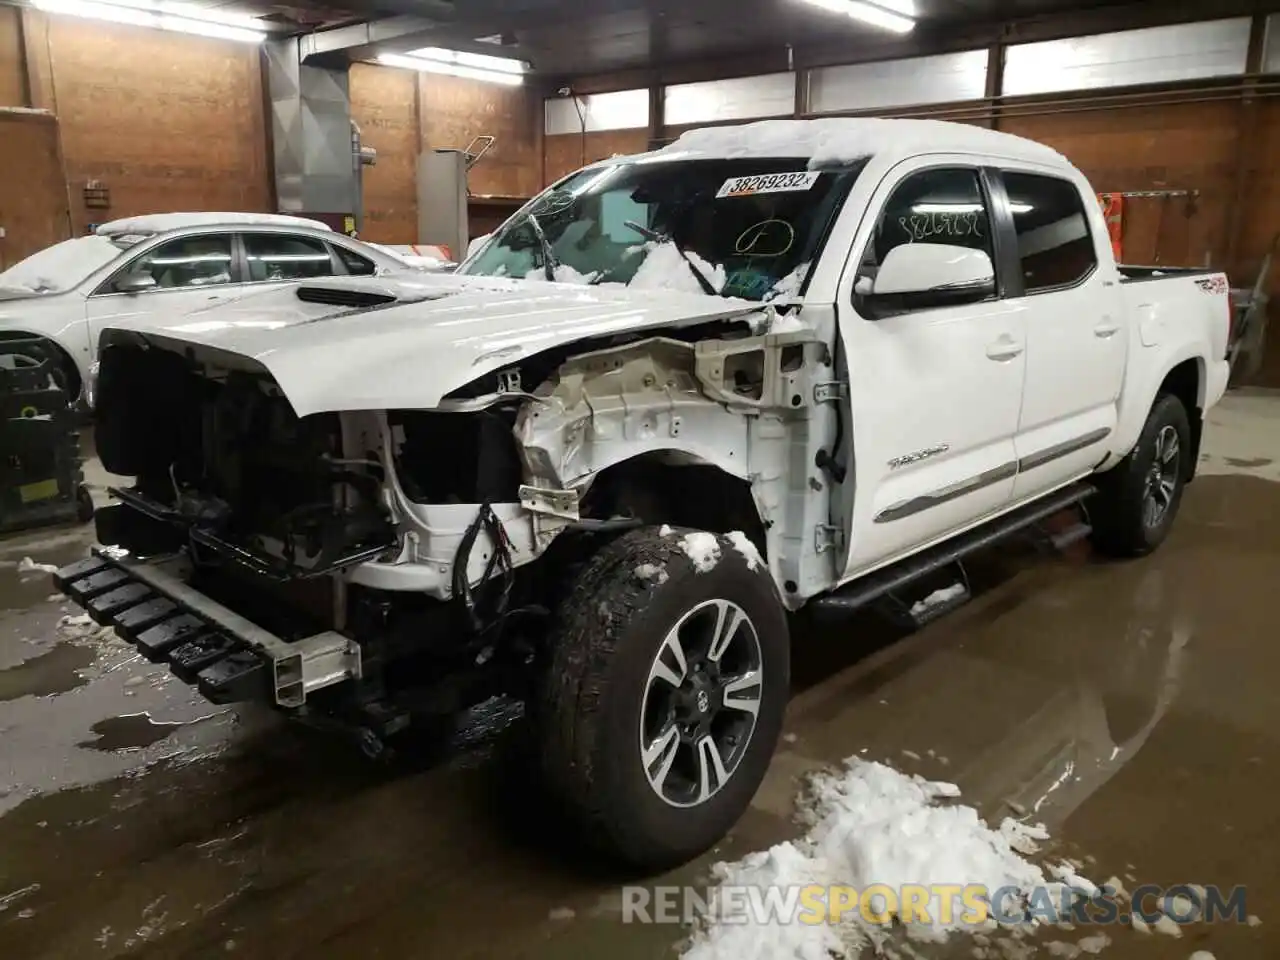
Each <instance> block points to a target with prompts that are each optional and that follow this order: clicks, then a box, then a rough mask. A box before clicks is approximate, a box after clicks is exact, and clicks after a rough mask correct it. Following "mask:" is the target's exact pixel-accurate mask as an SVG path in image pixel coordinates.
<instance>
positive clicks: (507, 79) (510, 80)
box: [378, 48, 524, 87]
mask: <svg viewBox="0 0 1280 960" xmlns="http://www.w3.org/2000/svg"><path fill="white" fill-rule="evenodd" d="M428 49H430V48H428ZM448 52H450V53H452V52H453V51H448ZM460 56H468V57H476V58H477V59H480V60H500V59H502V58H501V57H481V56H480V55H479V54H460ZM378 62H379V63H383V64H386V65H387V66H389V67H403V68H405V69H407V70H423V71H426V72H427V73H445V74H448V75H449V76H452V77H464V78H466V79H468V80H481V81H484V82H485V83H503V84H506V85H507V86H511V87H518V86H520V84H522V83H524V64H523V63H520V62H519V61H518V60H507V61H505V62H506V63H514V64H516V65H517V66H518V68H519V69H518V70H512V69H511V68H504V69H502V70H497V69H486V68H483V67H476V66H470V65H468V64H467V63H463V62H459V61H447V60H442V59H439V58H428V57H421V56H405V55H404V54H399V53H384V54H381V55H380V56H379V57H378Z"/></svg>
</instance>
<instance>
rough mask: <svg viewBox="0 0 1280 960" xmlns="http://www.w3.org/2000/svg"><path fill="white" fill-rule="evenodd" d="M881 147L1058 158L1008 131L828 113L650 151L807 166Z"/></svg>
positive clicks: (719, 131) (692, 135) (721, 131)
mask: <svg viewBox="0 0 1280 960" xmlns="http://www.w3.org/2000/svg"><path fill="white" fill-rule="evenodd" d="M884 150H896V151H903V152H913V151H925V152H929V153H936V152H939V151H943V152H950V151H957V152H965V151H974V152H978V153H997V154H1004V155H1006V156H1017V157H1022V158H1025V159H1032V160H1048V161H1050V162H1063V157H1062V155H1061V154H1060V153H1058V151H1056V150H1054V149H1052V148H1051V147H1046V146H1045V145H1044V144H1041V143H1036V142H1035V141H1033V140H1027V139H1025V138H1023V137H1016V136H1013V135H1012V134H1008V133H1001V132H999V131H996V130H988V129H986V128H985V127H975V126H971V125H969V124H964V123H948V122H946V121H944V120H887V119H878V118H854V117H829V118H824V119H820V120H762V121H759V122H757V123H746V124H742V125H740V126H727V127H704V128H702V129H700V130H690V131H689V132H688V133H685V134H683V135H682V136H680V137H679V138H678V139H677V140H675V141H674V142H673V143H670V144H668V145H667V146H665V147H663V148H662V149H660V150H657V151H655V153H654V155H655V156H658V157H667V158H670V159H672V160H675V159H679V158H680V155H681V154H700V155H702V156H708V157H725V158H729V159H732V158H737V157H804V158H807V159H808V160H809V166H810V167H819V166H822V165H824V164H835V163H849V162H851V161H854V160H861V159H863V158H864V157H871V156H874V155H875V154H877V153H879V152H881V151H884Z"/></svg>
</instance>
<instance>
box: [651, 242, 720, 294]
mask: <svg viewBox="0 0 1280 960" xmlns="http://www.w3.org/2000/svg"><path fill="white" fill-rule="evenodd" d="M644 249H645V258H644V263H642V264H640V268H639V269H638V270H637V271H636V273H635V276H633V277H632V278H631V282H630V283H629V284H627V286H629V287H631V288H632V289H639V290H676V291H679V292H681V293H705V292H706V291H705V290H703V289H702V284H700V283H699V282H698V278H697V277H695V276H694V275H693V270H691V269H690V268H689V263H686V262H685V258H684V257H683V256H681V255H680V248H679V247H677V246H676V245H675V244H674V243H670V242H667V243H657V242H649V243H646V244H645V245H644ZM685 256H687V257H688V258H689V262H691V263H692V264H693V265H694V267H696V268H697V269H698V272H699V273H701V274H702V275H703V276H704V277H706V279H707V282H708V283H710V284H711V288H712V289H713V290H715V291H716V292H717V293H719V292H720V291H721V290H723V289H724V285H725V282H726V281H727V280H728V277H727V276H726V274H725V270H724V267H723V266H712V265H711V264H710V263H708V262H707V261H706V260H704V259H702V257H700V256H698V254H696V253H694V252H693V251H692V250H686V251H685Z"/></svg>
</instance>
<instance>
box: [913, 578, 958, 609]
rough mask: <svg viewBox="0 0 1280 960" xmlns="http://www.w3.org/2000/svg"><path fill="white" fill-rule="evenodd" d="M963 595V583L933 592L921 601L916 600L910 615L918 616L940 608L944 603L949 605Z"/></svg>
mask: <svg viewBox="0 0 1280 960" xmlns="http://www.w3.org/2000/svg"><path fill="white" fill-rule="evenodd" d="M964 593H965V585H964V584H963V583H955V584H952V585H951V586H949V587H944V588H943V589H941V590H935V591H933V593H931V594H929V595H928V596H927V597H925V598H924V599H923V600H918V601H916V603H914V604H913V605H912V607H911V613H912V614H913V615H914V616H917V617H918V616H920V615H921V614H922V613H926V612H927V611H929V610H932V609H933V608H934V607H937V606H941V605H942V604H944V603H950V602H951V601H952V600H954V599H956V597H959V596H963V595H964Z"/></svg>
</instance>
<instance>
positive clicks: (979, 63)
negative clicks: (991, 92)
mask: <svg viewBox="0 0 1280 960" xmlns="http://www.w3.org/2000/svg"><path fill="white" fill-rule="evenodd" d="M810 82H811V86H810V94H809V97H810V99H809V109H810V110H811V111H812V112H814V113H834V112H836V111H841V110H876V109H880V108H882V107H906V106H911V105H913V104H917V103H950V102H953V101H956V100H977V99H979V98H981V97H982V95H983V94H984V93H985V92H986V86H987V51H985V50H967V51H965V52H964V53H946V54H942V55H940V56H936V57H912V58H910V59H907V60H882V61H880V62H878V63H859V64H854V65H852V66H847V67H822V68H821V69H818V70H814V71H813V73H812V79H811V81H810Z"/></svg>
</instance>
